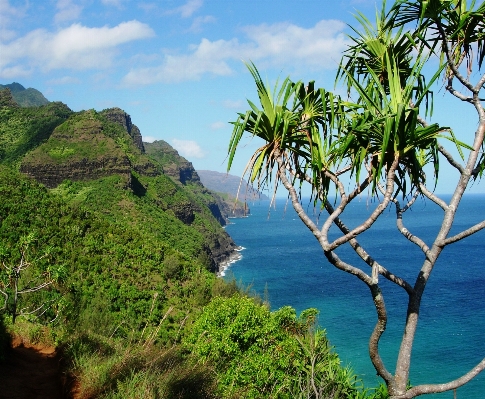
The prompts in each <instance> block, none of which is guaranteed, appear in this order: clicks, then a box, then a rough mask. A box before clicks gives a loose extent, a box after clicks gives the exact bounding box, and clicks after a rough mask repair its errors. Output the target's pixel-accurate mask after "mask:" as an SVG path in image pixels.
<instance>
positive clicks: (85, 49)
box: [0, 20, 155, 78]
mask: <svg viewBox="0 0 485 399" xmlns="http://www.w3.org/2000/svg"><path fill="white" fill-rule="evenodd" d="M154 35H155V33H154V31H153V30H152V29H151V28H150V27H149V26H148V25H146V24H144V23H141V22H139V21H136V20H134V21H129V22H122V23H120V24H119V25H117V26H115V27H113V28H110V27H107V26H104V27H101V28H89V27H86V26H83V25H81V24H72V25H71V26H69V27H67V28H64V29H60V30H59V31H57V32H55V33H53V32H49V31H47V30H45V29H37V30H34V31H31V32H29V33H28V34H27V35H25V36H23V37H21V38H18V39H15V40H12V41H10V42H9V43H0V54H2V56H1V57H0V77H7V78H8V77H10V76H15V74H17V75H19V74H20V75H28V74H29V73H31V71H32V70H33V69H34V68H40V69H41V70H43V71H50V70H53V69H62V68H67V69H73V70H85V69H104V68H107V67H109V66H111V65H112V63H113V59H114V56H115V54H116V49H117V47H118V46H120V45H122V44H124V43H128V42H131V41H134V40H140V39H146V38H149V37H153V36H154ZM20 65H22V66H20Z"/></svg>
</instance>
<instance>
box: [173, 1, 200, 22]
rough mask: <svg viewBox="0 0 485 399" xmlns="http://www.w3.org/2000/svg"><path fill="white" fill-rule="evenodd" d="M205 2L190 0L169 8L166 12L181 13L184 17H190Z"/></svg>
mask: <svg viewBox="0 0 485 399" xmlns="http://www.w3.org/2000/svg"><path fill="white" fill-rule="evenodd" d="M202 4H204V2H203V0H189V1H188V2H187V3H185V4H184V5H182V6H180V7H177V8H174V9H172V10H168V11H167V12H166V14H180V16H181V17H182V18H189V17H191V16H192V14H193V13H194V12H196V11H197V10H198V9H199V8H200V7H202Z"/></svg>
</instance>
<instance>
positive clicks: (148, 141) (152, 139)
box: [143, 136, 158, 143]
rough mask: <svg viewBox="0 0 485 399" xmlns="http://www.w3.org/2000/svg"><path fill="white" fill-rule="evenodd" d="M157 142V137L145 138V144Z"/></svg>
mask: <svg viewBox="0 0 485 399" xmlns="http://www.w3.org/2000/svg"><path fill="white" fill-rule="evenodd" d="M156 140H158V139H157V138H156V137H153V136H143V142H145V143H153V142H154V141H156Z"/></svg>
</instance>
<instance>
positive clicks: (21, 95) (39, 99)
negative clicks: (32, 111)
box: [0, 82, 49, 107]
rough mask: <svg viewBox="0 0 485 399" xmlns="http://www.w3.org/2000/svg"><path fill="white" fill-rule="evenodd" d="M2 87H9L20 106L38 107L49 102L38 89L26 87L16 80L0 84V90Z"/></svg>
mask: <svg viewBox="0 0 485 399" xmlns="http://www.w3.org/2000/svg"><path fill="white" fill-rule="evenodd" d="M4 89H10V91H11V93H12V96H13V98H14V99H15V101H16V103H17V104H18V105H20V106H21V107H40V106H41V105H46V104H48V103H49V100H48V99H47V98H45V97H44V95H43V94H42V93H41V92H40V91H39V90H37V89H33V88H31V87H30V88H28V89H26V88H25V87H24V86H22V85H21V84H20V83H17V82H13V83H10V84H7V85H0V91H2V90H4Z"/></svg>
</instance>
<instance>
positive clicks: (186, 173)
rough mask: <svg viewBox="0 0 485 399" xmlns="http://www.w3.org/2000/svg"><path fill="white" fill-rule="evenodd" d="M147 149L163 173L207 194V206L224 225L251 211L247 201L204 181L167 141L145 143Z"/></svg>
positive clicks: (202, 193)
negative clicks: (242, 200) (231, 195)
mask: <svg viewBox="0 0 485 399" xmlns="http://www.w3.org/2000/svg"><path fill="white" fill-rule="evenodd" d="M145 149H146V153H147V154H148V155H150V156H151V157H152V158H153V159H156V160H157V161H158V162H159V163H160V165H161V166H162V169H163V173H165V174H166V175H167V176H170V177H171V178H172V179H174V181H176V182H178V183H180V184H182V185H185V186H187V185H188V186H191V187H192V189H193V190H196V191H197V192H199V193H200V194H201V195H203V196H205V198H206V205H207V207H209V209H211V211H212V212H213V214H214V216H215V217H216V218H217V219H218V220H219V222H220V223H221V224H222V225H225V224H226V222H227V219H228V218H229V217H243V216H246V215H248V214H249V213H250V209H249V207H248V206H247V204H246V203H244V202H241V201H236V199H235V197H230V196H227V195H225V194H224V193H223V192H222V191H220V192H215V191H216V190H214V189H213V188H211V187H209V186H207V185H206V184H205V183H204V182H202V181H201V178H200V177H199V174H198V172H197V171H196V170H195V169H194V167H193V165H192V163H191V162H189V161H187V160H186V159H185V158H184V157H182V156H180V155H179V153H178V152H177V150H175V149H174V148H173V147H172V146H170V145H169V144H168V143H167V142H165V141H163V140H158V141H155V142H153V143H145ZM213 173H217V172H213Z"/></svg>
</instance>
